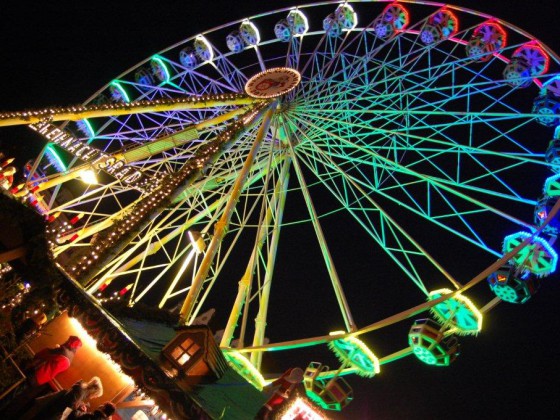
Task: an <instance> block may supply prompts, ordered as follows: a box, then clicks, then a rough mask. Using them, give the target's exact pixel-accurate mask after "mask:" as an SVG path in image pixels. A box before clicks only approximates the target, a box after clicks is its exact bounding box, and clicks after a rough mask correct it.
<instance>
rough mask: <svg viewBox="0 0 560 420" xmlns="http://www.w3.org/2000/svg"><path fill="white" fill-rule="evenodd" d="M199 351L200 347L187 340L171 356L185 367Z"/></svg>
mask: <svg viewBox="0 0 560 420" xmlns="http://www.w3.org/2000/svg"><path fill="white" fill-rule="evenodd" d="M198 350H200V346H199V345H198V344H196V343H195V342H194V341H193V340H192V339H190V338H187V339H186V340H185V341H183V342H182V343H181V344H179V345H178V346H177V347H175V349H173V351H172V352H171V356H172V357H173V359H174V360H175V361H176V362H177V363H178V364H179V365H180V366H184V365H185V363H187V362H188V361H189V360H190V358H191V357H192V356H194V355H195V354H196V353H197V352H198Z"/></svg>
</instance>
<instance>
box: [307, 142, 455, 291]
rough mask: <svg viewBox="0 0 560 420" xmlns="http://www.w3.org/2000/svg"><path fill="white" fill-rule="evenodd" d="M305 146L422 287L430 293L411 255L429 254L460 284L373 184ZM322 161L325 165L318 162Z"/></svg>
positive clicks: (312, 162)
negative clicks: (379, 198) (371, 190)
mask: <svg viewBox="0 0 560 420" xmlns="http://www.w3.org/2000/svg"><path fill="white" fill-rule="evenodd" d="M301 136H302V137H305V134H304V133H301ZM302 150H304V149H300V148H298V149H296V151H297V153H298V156H299V157H300V158H304V157H305V159H303V162H305V164H306V165H307V166H308V168H310V169H311V170H312V172H313V173H316V174H317V175H318V176H321V180H322V181H321V184H323V185H324V186H325V187H326V188H327V189H328V190H329V192H330V193H331V194H332V196H333V197H335V198H336V199H337V200H338V201H339V203H340V204H341V205H343V206H344V208H345V209H346V211H347V212H348V213H349V214H350V215H351V216H352V217H353V218H354V219H355V220H356V221H357V222H358V223H360V225H362V227H363V228H364V230H365V231H366V232H368V233H369V234H370V235H371V237H372V238H373V239H374V240H375V241H376V242H377V243H378V244H379V246H380V248H381V249H383V250H384V251H385V252H386V253H387V254H388V255H389V256H390V257H391V258H392V259H393V261H395V263H396V264H397V265H398V266H399V267H400V268H401V269H402V270H403V272H404V273H405V274H406V275H407V276H408V277H409V278H410V279H411V280H412V281H413V282H414V283H415V284H416V285H417V286H418V287H419V288H420V290H422V291H423V292H424V293H426V294H427V291H426V288H425V286H424V285H423V282H422V279H421V277H420V275H419V274H418V272H417V271H416V269H415V264H414V263H413V261H412V260H411V256H416V257H423V258H427V259H428V260H429V261H430V262H431V263H432V264H434V266H435V267H436V268H437V269H438V270H439V271H441V272H442V273H443V274H444V275H445V277H447V278H448V279H449V280H450V281H451V282H452V283H453V284H458V283H457V282H456V281H455V280H454V279H453V278H452V277H451V276H450V275H449V274H448V273H447V272H446V271H445V270H444V269H443V267H441V265H439V264H437V263H436V262H435V260H434V259H433V258H432V257H431V256H429V254H428V253H427V252H426V251H425V250H424V249H423V248H422V247H420V246H419V245H418V244H417V242H416V241H414V240H413V239H412V238H411V237H410V235H408V234H407V233H406V232H405V231H404V230H403V229H402V228H401V227H400V226H399V225H398V224H397V223H396V222H395V221H394V220H393V219H392V218H391V217H390V216H389V215H388V213H387V212H385V211H384V210H382V209H381V208H380V207H379V205H378V203H376V202H375V201H373V199H372V198H371V195H370V194H368V193H367V192H366V190H365V189H364V187H367V186H369V184H366V185H364V183H363V182H360V181H357V179H355V178H354V177H352V176H350V174H349V173H348V172H347V171H345V170H343V169H342V168H340V167H339V166H338V165H337V164H336V163H334V162H333V161H332V160H331V158H330V157H328V155H329V154H330V152H323V151H322V150H320V149H319V148H317V147H312V152H311V154H309V155H308V154H307V153H304V154H302ZM319 163H320V164H321V167H319V166H318V165H319ZM329 171H330V172H329ZM329 173H330V175H329ZM333 180H337V181H338V182H342V183H343V187H342V188H339V187H337V184H336V183H333ZM359 209H361V210H359ZM372 216H375V218H372ZM404 244H407V245H408V246H405V245H404Z"/></svg>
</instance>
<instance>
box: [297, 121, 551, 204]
mask: <svg viewBox="0 0 560 420" xmlns="http://www.w3.org/2000/svg"><path fill="white" fill-rule="evenodd" d="M303 115H306V114H303ZM308 116H309V117H313V118H314V119H317V120H326V121H328V122H332V123H335V122H336V121H337V119H332V118H327V117H323V116H320V115H317V114H311V113H310V114H308ZM466 124H467V125H469V124H470V123H466ZM345 125H347V126H352V127H355V128H357V129H360V130H364V134H362V135H363V136H364V137H365V138H368V139H369V138H370V137H368V136H370V135H371V134H372V133H378V134H380V135H381V139H391V144H390V145H388V146H384V145H383V144H371V142H370V144H364V145H363V147H364V148H365V149H367V150H369V153H379V152H380V151H383V150H387V152H396V151H398V150H401V152H402V153H403V154H404V153H405V152H407V151H408V152H409V153H408V156H411V155H412V156H415V155H418V156H419V158H418V159H408V160H407V165H406V166H407V168H414V166H419V165H420V164H421V163H423V162H427V163H428V164H429V165H430V166H431V167H432V169H433V171H435V172H436V173H438V172H439V173H440V174H441V175H442V176H443V178H441V177H438V180H439V181H441V182H447V183H452V184H453V185H460V186H461V187H462V188H466V189H472V190H473V191H475V190H476V191H478V192H484V191H487V190H488V189H487V187H484V188H481V187H476V182H477V181H478V184H479V185H481V186H482V185H484V184H483V183H482V182H480V181H484V180H486V179H487V178H489V177H491V178H493V179H495V180H496V181H498V183H499V184H500V185H501V187H502V189H503V192H500V191H497V190H492V191H491V192H490V191H489V192H488V193H489V194H492V195H495V194H499V195H500V196H501V197H504V198H507V197H511V199H513V200H516V201H519V200H521V201H526V200H524V199H523V198H522V197H521V196H520V195H519V194H518V193H517V192H515V191H514V190H512V189H511V187H510V186H509V185H508V184H507V183H505V182H504V181H503V180H502V179H500V178H499V176H498V175H499V174H500V172H507V171H509V170H511V169H513V168H516V167H518V166H521V165H525V164H529V163H531V164H534V163H535V162H536V159H535V155H530V154H529V155H527V154H526V153H524V150H519V151H515V150H513V151H509V150H499V149H498V150H495V151H492V150H490V149H483V148H480V147H471V146H464V145H461V144H459V143H458V142H456V141H455V140H454V139H452V138H449V137H448V136H447V135H446V134H445V133H443V132H441V131H440V130H438V129H436V130H435V132H436V133H439V134H440V135H442V137H443V140H440V139H434V138H427V137H423V136H417V135H413V134H410V133H407V132H400V131H393V130H384V129H380V128H372V127H371V126H370V125H368V124H362V123H345ZM323 131H324V132H323V133H322V136H321V137H325V138H329V136H330V134H331V133H330V132H327V131H326V130H323ZM335 132H336V131H335ZM393 136H397V138H402V139H403V140H402V143H401V144H397V143H395V141H394V139H395V137H393ZM357 137H358V138H359V137H360V135H358V136H357ZM380 142H381V141H380ZM426 143H427V144H428V145H429V146H431V147H430V148H428V149H425V148H426V146H425V144H426ZM358 144H360V142H358ZM514 146H517V144H515V145H514ZM340 147H342V148H343V149H345V148H348V150H354V145H353V144H351V143H349V142H347V141H345V142H344V143H342V144H341V146H340ZM365 149H364V150H365ZM462 155H465V157H468V158H469V159H471V160H472V161H473V162H475V163H476V164H477V166H478V167H479V168H480V169H481V170H482V171H481V172H480V173H478V172H475V173H474V174H473V175H470V177H466V176H464V175H463V171H461V165H460V161H459V158H460V157H461V156H462ZM437 156H445V157H446V158H447V157H448V156H456V157H457V165H456V166H454V167H452V168H451V169H452V170H453V171H456V173H453V172H450V173H447V172H446V171H444V169H443V168H442V166H440V165H437V164H436V163H435V162H432V159H434V158H435V157H437ZM484 156H489V157H491V158H492V159H493V160H492V162H493V164H494V167H492V168H489V167H487V166H486V165H484V164H483V162H481V161H480V158H479V157H484ZM498 158H500V159H499V161H498V160H497V159H498ZM502 161H503V163H502ZM498 163H500V166H498ZM540 164H541V165H542V164H543V163H542V161H541V163H540ZM431 176H433V177H435V176H436V174H433V175H431ZM526 202H529V201H526ZM530 203H534V201H533V200H531V201H530Z"/></svg>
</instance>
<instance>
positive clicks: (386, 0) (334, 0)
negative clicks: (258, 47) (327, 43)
mask: <svg viewBox="0 0 560 420" xmlns="http://www.w3.org/2000/svg"><path fill="white" fill-rule="evenodd" d="M366 2H367V3H382V4H391V3H398V4H410V5H415V4H416V5H418V4H419V5H425V6H437V7H445V8H447V9H450V10H454V11H459V12H464V13H468V14H472V15H476V16H479V17H482V18H485V19H489V20H490V19H491V20H492V21H495V22H496V23H499V24H501V25H504V26H505V27H507V28H508V29H510V30H513V31H515V32H516V33H518V34H520V35H522V36H524V37H527V38H528V39H534V37H533V36H532V35H531V34H530V33H528V32H527V31H525V30H523V29H522V28H519V27H518V26H516V25H514V24H512V23H509V22H507V21H505V20H502V19H500V18H498V17H495V16H492V15H489V14H487V13H482V12H479V11H476V10H474V9H470V8H467V7H462V6H456V5H453V4H446V3H440V2H431V1H417V0H396V1H395V0H366ZM344 3H350V4H352V3H356V4H358V3H364V0H345V1H340V0H330V1H323V2H314V3H306V4H304V5H300V6H291V7H285V8H282V9H277V10H274V11H270V12H265V13H259V14H255V15H252V16H250V17H245V18H241V19H238V20H236V21H233V22H228V23H226V24H223V25H218V26H216V27H214V28H212V29H209V30H206V31H203V32H201V33H200V34H197V35H193V36H191V37H189V38H185V39H184V40H182V41H179V42H177V43H175V44H172V45H171V46H169V47H167V48H164V49H162V50H160V51H159V52H157V53H156V54H154V55H159V54H165V53H167V52H169V51H171V50H173V49H176V48H177V47H180V46H183V45H185V44H187V43H189V42H192V41H194V40H195V39H196V37H198V36H207V35H210V34H212V33H214V32H217V31H220V30H222V29H226V28H229V27H236V26H239V24H240V23H242V22H244V21H247V20H249V21H251V20H256V19H260V18H263V17H267V16H272V15H276V14H281V13H285V12H289V11H291V10H306V9H311V8H313V7H316V6H327V5H333V4H344ZM364 29H365V28H364V27H360V26H357V27H356V28H353V29H352V30H351V31H354V32H356V31H361V30H364ZM321 32H323V31H318V32H316V33H321ZM405 32H406V29H405ZM268 42H275V40H271V41H268ZM539 45H540V46H542V47H543V48H544V49H545V50H546V52H547V53H548V54H550V55H551V57H553V58H554V60H555V61H557V62H560V56H559V55H558V53H556V52H555V51H554V50H553V49H551V48H550V47H549V46H547V45H546V44H545V43H543V42H542V41H540V40H539ZM233 54H234V53H233V52H231V51H228V52H226V53H224V54H223V55H224V56H226V57H227V56H230V55H233ZM501 59H503V60H504V61H506V62H507V61H508V60H509V59H508V58H506V57H503V58H501ZM150 60H151V57H148V58H146V59H145V60H142V61H140V62H139V63H137V64H136V65H134V66H132V67H130V68H128V69H127V70H125V71H123V72H122V73H120V74H119V75H117V76H116V77H115V79H114V80H117V79H120V78H121V77H123V76H125V75H127V74H130V73H131V72H132V71H134V70H136V69H138V68H139V67H141V66H142V65H144V64H146V63H148V62H149V61H150ZM109 85H110V82H109V83H107V85H105V86H103V87H101V88H100V89H99V90H98V91H97V92H95V93H94V94H93V95H92V96H90V97H89V98H88V99H87V100H86V101H85V102H84V104H87V103H89V102H90V101H91V100H93V99H94V98H95V97H97V96H98V95H99V94H100V93H102V92H103V91H104V90H106V89H107V88H108V87H109Z"/></svg>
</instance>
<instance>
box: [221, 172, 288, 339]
mask: <svg viewBox="0 0 560 420" xmlns="http://www.w3.org/2000/svg"><path fill="white" fill-rule="evenodd" d="M285 164H286V162H285V163H284V165H285ZM281 181H282V178H281V179H280V180H278V183H277V184H276V186H275V188H274V193H273V194H272V196H271V202H270V204H268V206H267V211H266V215H265V217H264V220H262V221H260V222H259V230H258V236H257V240H256V242H255V246H254V247H253V252H252V253H251V258H250V260H249V263H248V264H247V268H246V269H245V273H244V274H243V277H242V278H241V280H240V281H239V288H238V291H237V296H236V298H235V302H234V304H233V308H232V310H231V313H230V315H229V318H228V322H227V324H226V328H225V329H224V334H223V336H222V340H221V342H220V346H221V347H229V346H230V344H231V341H232V339H233V335H234V333H235V329H236V327H237V324H238V320H239V317H240V316H241V311H242V309H243V306H244V305H245V302H246V300H247V294H248V293H249V292H248V290H249V288H250V285H251V283H252V280H253V275H254V272H255V265H256V264H257V261H258V253H259V252H261V250H262V247H263V245H264V242H265V239H266V238H267V236H268V234H269V228H268V227H269V226H270V223H271V221H272V218H273V216H274V214H275V211H274V210H273V208H275V207H277V202H278V197H279V196H280V197H281V195H280V194H282V193H283V189H281ZM275 228H276V226H275ZM267 274H268V271H267ZM265 285H266V280H265ZM257 317H258V316H257ZM265 318H266V317H265Z"/></svg>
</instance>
